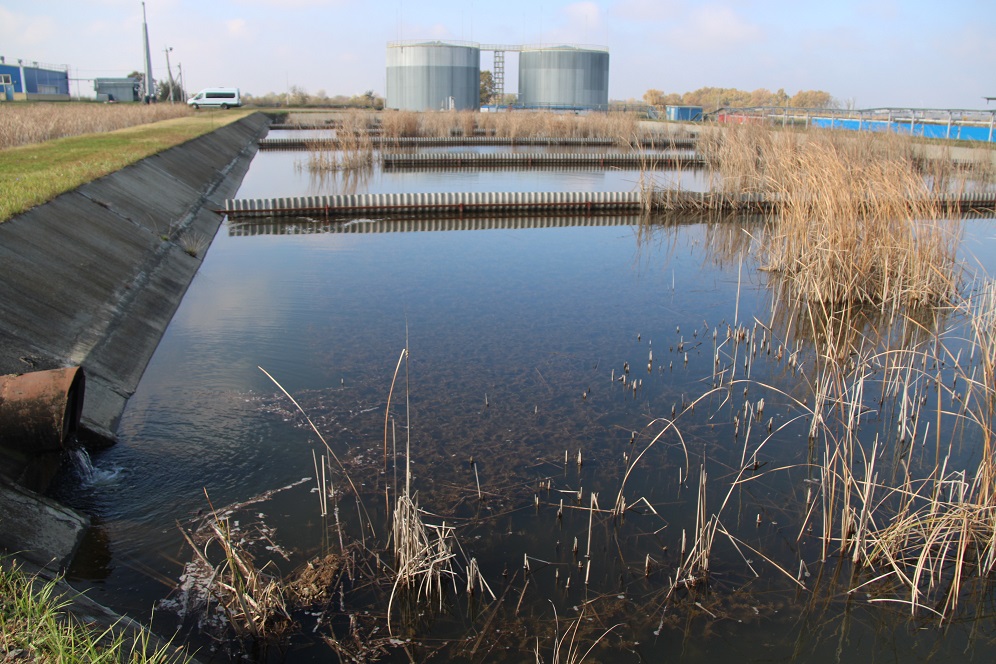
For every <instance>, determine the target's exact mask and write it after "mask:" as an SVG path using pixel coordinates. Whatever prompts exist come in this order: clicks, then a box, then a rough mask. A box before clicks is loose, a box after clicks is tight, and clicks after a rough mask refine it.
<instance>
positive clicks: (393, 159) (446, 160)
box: [381, 151, 706, 169]
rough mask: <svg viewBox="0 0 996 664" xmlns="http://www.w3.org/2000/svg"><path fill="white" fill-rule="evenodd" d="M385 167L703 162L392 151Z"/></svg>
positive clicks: (681, 155) (694, 158) (700, 163)
mask: <svg viewBox="0 0 996 664" xmlns="http://www.w3.org/2000/svg"><path fill="white" fill-rule="evenodd" d="M381 165H382V166H383V167H384V168H385V169H400V168H419V169H428V168H495V167H513V168H516V167H518V168H549V167H553V166H574V167H578V166H585V167H590V168H603V167H611V166H615V167H619V168H631V169H640V168H654V169H657V168H670V167H695V168H704V167H705V166H706V161H705V159H703V158H702V157H700V156H698V155H697V154H695V153H694V152H692V151H684V152H656V153H641V154H608V153H603V154H593V153H571V154H557V153H549V152H492V153H483V154H482V153H479V152H435V153H428V154H427V153H407V154H406V153H395V154H385V155H382V156H381Z"/></svg>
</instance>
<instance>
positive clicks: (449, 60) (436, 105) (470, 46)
mask: <svg viewBox="0 0 996 664" xmlns="http://www.w3.org/2000/svg"><path fill="white" fill-rule="evenodd" d="M480 100H481V47H480V44H475V43H471V42H441V41H407V42H391V43H389V44H388V45H387V107H388V108H395V109H399V110H406V111H426V110H430V111H431V110H444V109H451V108H452V109H456V110H465V109H474V110H476V109H479V108H480V106H481V102H480Z"/></svg>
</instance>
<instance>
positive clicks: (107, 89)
mask: <svg viewBox="0 0 996 664" xmlns="http://www.w3.org/2000/svg"><path fill="white" fill-rule="evenodd" d="M93 90H94V92H96V93H97V101H141V99H142V96H141V83H139V80H138V79H137V78H95V79H93Z"/></svg>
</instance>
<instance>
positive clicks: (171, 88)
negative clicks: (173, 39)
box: [163, 46, 173, 104]
mask: <svg viewBox="0 0 996 664" xmlns="http://www.w3.org/2000/svg"><path fill="white" fill-rule="evenodd" d="M172 50H173V47H172V46H166V47H165V48H163V52H164V53H165V54H166V73H167V74H168V75H169V103H171V104H172V103H173V68H172V67H170V66H169V52H170V51H172Z"/></svg>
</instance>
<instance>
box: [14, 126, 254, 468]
mask: <svg viewBox="0 0 996 664" xmlns="http://www.w3.org/2000/svg"><path fill="white" fill-rule="evenodd" d="M268 126H269V119H268V118H267V117H266V116H264V115H263V114H261V113H255V114H253V115H250V116H248V117H246V118H243V119H241V120H239V121H236V122H234V123H231V124H229V125H226V126H223V127H220V128H219V129H217V130H215V131H214V132H212V133H210V134H206V135H204V136H201V137H199V138H196V139H193V140H191V141H188V142H187V143H184V144H183V145H179V146H177V147H174V148H171V149H169V150H166V151H164V152H161V153H159V154H157V155H154V156H152V157H149V158H147V159H144V160H142V161H140V162H138V163H136V164H134V165H132V166H129V167H127V168H125V169H123V170H121V171H119V172H116V173H113V174H111V175H108V176H106V177H103V178H101V179H99V180H96V181H94V182H91V183H89V184H86V185H84V186H82V187H80V188H78V189H76V190H75V191H72V192H70V193H67V194H63V195H61V196H59V197H58V198H56V199H55V200H53V201H51V202H49V203H47V204H45V205H42V206H39V207H37V208H35V209H32V210H30V211H28V212H26V213H24V214H22V215H20V216H18V217H15V218H13V219H11V220H9V221H7V222H5V223H3V224H0V293H2V297H0V374H10V373H26V372H29V371H38V370H43V369H53V368H58V367H65V366H72V365H80V366H82V367H83V368H84V370H85V371H86V397H85V401H84V406H83V413H82V420H81V424H82V427H83V429H84V433H87V432H88V433H91V434H96V435H98V436H104V437H108V438H112V437H113V435H114V431H115V430H116V428H117V425H118V422H119V420H120V417H121V414H122V412H123V410H124V407H125V403H126V402H127V399H128V398H129V397H130V396H131V395H132V394H133V393H134V391H135V389H136V387H137V385H138V382H139V379H140V378H141V376H142V373H143V371H144V370H145V367H146V365H147V364H148V362H149V359H150V358H151V357H152V353H153V352H154V351H155V349H156V346H157V345H158V343H159V340H160V338H161V336H162V334H163V332H164V331H165V329H166V326H167V325H168V324H169V322H170V319H171V318H172V317H173V313H174V312H175V311H176V308H177V307H178V305H179V303H180V300H181V299H182V298H183V295H184V293H185V292H186V289H187V286H188V285H189V284H190V281H191V280H192V279H193V277H194V274H195V273H196V272H197V269H198V267H199V266H200V264H201V261H202V259H203V256H204V252H205V251H206V250H207V247H208V245H209V244H210V242H211V239H212V238H213V237H214V235H215V233H216V231H217V230H218V227H219V225H220V223H221V218H220V217H219V216H218V215H217V214H215V213H214V212H212V210H213V209H219V208H220V207H221V206H222V202H223V201H224V200H225V199H226V198H227V197H230V196H232V195H233V194H234V193H235V192H236V191H237V190H238V187H239V185H240V183H241V182H242V178H243V176H244V175H245V172H246V169H247V168H248V165H249V162H250V161H251V159H252V156H253V155H254V154H255V152H256V149H257V142H258V140H259V138H261V137H262V136H263V135H265V132H266V130H267V127H268ZM8 470H9V469H8Z"/></svg>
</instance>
